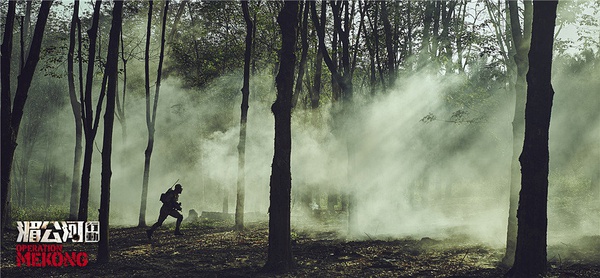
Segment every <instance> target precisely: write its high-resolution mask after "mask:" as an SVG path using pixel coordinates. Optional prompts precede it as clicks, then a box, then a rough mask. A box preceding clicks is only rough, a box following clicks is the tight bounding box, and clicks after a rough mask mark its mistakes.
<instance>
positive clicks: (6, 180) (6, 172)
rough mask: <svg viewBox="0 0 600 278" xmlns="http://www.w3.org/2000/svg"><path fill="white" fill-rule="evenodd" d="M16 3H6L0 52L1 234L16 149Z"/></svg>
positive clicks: (7, 211)
mask: <svg viewBox="0 0 600 278" xmlns="http://www.w3.org/2000/svg"><path fill="white" fill-rule="evenodd" d="M16 5H17V2H16V1H8V10H7V13H6V20H5V23H4V35H3V37H2V47H1V48H0V51H1V52H2V53H1V54H2V56H1V59H2V62H1V65H0V67H1V71H0V77H1V80H2V86H1V93H2V95H1V97H2V102H1V103H2V106H1V107H0V109H1V110H0V113H2V116H1V117H0V121H2V124H1V125H0V126H1V128H2V160H1V161H2V162H1V165H2V169H1V171H0V173H2V176H1V177H0V179H1V182H2V185H1V186H2V201H1V203H0V206H1V207H2V215H1V216H0V220H1V221H2V223H0V230H1V231H2V233H1V234H3V232H4V231H5V229H4V228H5V225H6V223H8V221H7V220H8V218H9V216H10V215H9V207H10V205H11V204H10V185H11V183H10V173H11V172H12V160H13V157H14V149H15V148H16V137H15V136H14V133H13V131H12V129H11V128H10V127H11V119H10V116H11V110H12V103H11V92H10V64H11V59H12V45H13V43H12V38H13V28H14V23H15V8H16ZM10 149H13V151H12V152H10V157H9V156H8V154H9V152H8V150H10Z"/></svg>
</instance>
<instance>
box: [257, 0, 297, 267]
mask: <svg viewBox="0 0 600 278" xmlns="http://www.w3.org/2000/svg"><path fill="white" fill-rule="evenodd" d="M297 15H298V2H295V1H294V2H292V1H286V2H284V5H283V8H282V9H281V12H280V13H279V16H278V17H277V22H278V23H279V26H280V27H281V41H282V43H281V52H280V57H279V60H280V66H279V73H278V74H277V77H276V79H275V81H276V83H277V99H276V100H275V103H273V105H272V106H271V111H272V112H273V115H274V116H275V153H274V155H273V164H272V166H271V167H272V173H271V181H270V206H269V249H268V257H267V263H266V264H265V266H264V270H266V271H287V270H289V269H291V268H292V266H293V258H292V245H291V241H290V205H291V190H292V174H291V168H290V159H291V151H292V134H291V133H292V132H291V118H292V115H291V114H292V94H293V90H294V67H295V64H296V55H295V54H294V50H295V48H296V27H297V26H298V16H297Z"/></svg>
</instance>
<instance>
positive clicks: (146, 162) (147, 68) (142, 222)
mask: <svg viewBox="0 0 600 278" xmlns="http://www.w3.org/2000/svg"><path fill="white" fill-rule="evenodd" d="M153 5H154V1H148V24H146V49H145V51H144V80H145V83H144V84H145V88H146V127H147V129H148V143H147V145H146V151H145V152H144V175H143V178H142V197H141V201H140V216H139V218H138V226H140V227H145V226H146V202H147V200H148V179H149V176H150V171H147V170H146V169H147V168H148V166H149V165H150V159H149V157H150V155H149V154H148V150H149V149H150V153H152V150H151V148H152V147H153V146H154V141H153V140H152V138H153V137H154V136H153V134H154V129H153V128H152V118H151V117H150V115H151V110H150V35H151V34H152V8H153Z"/></svg>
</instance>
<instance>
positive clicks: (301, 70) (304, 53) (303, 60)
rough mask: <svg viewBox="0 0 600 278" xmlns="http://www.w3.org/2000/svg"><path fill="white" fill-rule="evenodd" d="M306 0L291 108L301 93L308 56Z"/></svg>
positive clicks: (294, 105)
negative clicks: (300, 51)
mask: <svg viewBox="0 0 600 278" xmlns="http://www.w3.org/2000/svg"><path fill="white" fill-rule="evenodd" d="M308 13H309V4H308V1H305V2H304V11H303V13H302V29H300V40H301V41H302V42H301V43H302V53H301V54H300V64H299V65H298V79H296V89H295V90H294V96H293V98H292V108H295V107H296V104H297V103H298V98H299V97H300V94H301V93H302V79H303V78H304V73H305V72H306V59H307V58H308Z"/></svg>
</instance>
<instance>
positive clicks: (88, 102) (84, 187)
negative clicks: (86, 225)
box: [77, 0, 105, 221]
mask: <svg viewBox="0 0 600 278" xmlns="http://www.w3.org/2000/svg"><path fill="white" fill-rule="evenodd" d="M101 4H102V1H100V0H98V1H96V4H95V5H94V14H93V16H92V26H91V27H90V30H88V37H89V48H88V65H87V74H86V81H85V94H84V97H83V100H81V103H82V106H83V109H82V120H83V131H84V136H85V146H84V150H83V170H82V172H81V195H80V196H79V212H78V216H77V219H78V220H81V221H86V220H87V218H88V200H89V194H90V174H91V172H92V155H93V151H94V138H95V137H96V132H95V130H94V128H93V120H94V116H93V112H92V85H93V84H92V83H93V82H94V61H95V55H96V37H97V35H98V21H99V19H100V6H101ZM104 80H105V79H104ZM104 80H103V82H102V89H104ZM101 103H102V101H101V99H100V100H98V104H101Z"/></svg>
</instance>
